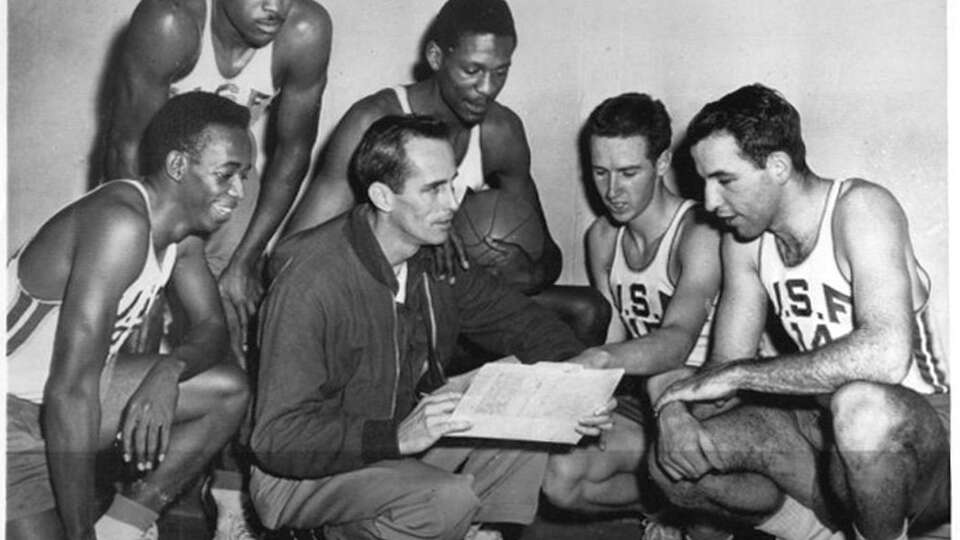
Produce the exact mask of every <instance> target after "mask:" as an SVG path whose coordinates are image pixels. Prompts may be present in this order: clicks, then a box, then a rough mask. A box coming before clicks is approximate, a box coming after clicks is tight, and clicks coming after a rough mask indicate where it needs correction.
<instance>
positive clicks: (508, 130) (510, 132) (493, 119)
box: [480, 101, 525, 140]
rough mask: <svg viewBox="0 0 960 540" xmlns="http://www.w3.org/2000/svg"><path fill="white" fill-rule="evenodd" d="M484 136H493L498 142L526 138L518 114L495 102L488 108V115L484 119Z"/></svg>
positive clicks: (482, 128) (481, 126) (482, 126)
mask: <svg viewBox="0 0 960 540" xmlns="http://www.w3.org/2000/svg"><path fill="white" fill-rule="evenodd" d="M480 129H481V131H482V132H483V133H484V135H487V134H489V135H493V136H494V137H495V139H496V140H504V139H509V138H512V137H517V136H522V137H525V134H524V131H523V121H522V120H521V119H520V116H519V115H517V113H515V112H513V110H512V109H510V107H507V106H506V105H504V104H502V103H500V102H498V101H494V102H491V103H490V106H489V107H488V108H487V114H486V115H485V116H484V117H483V123H482V124H481V125H480Z"/></svg>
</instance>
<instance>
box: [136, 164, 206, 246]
mask: <svg viewBox="0 0 960 540" xmlns="http://www.w3.org/2000/svg"><path fill="white" fill-rule="evenodd" d="M141 182H142V183H143V185H144V186H145V187H146V188H147V194H148V195H149V198H150V231H151V234H152V235H153V243H154V247H155V248H156V249H158V250H159V249H163V248H165V247H167V246H168V245H170V244H173V243H177V242H180V241H181V240H183V239H184V238H186V237H187V236H189V235H191V234H193V233H194V232H195V231H194V230H193V228H192V225H191V223H190V221H189V216H188V215H187V212H186V211H185V210H184V209H183V208H182V207H181V206H180V205H178V204H177V203H176V202H175V201H176V200H177V196H176V193H175V190H176V189H177V187H176V186H177V184H176V183H175V182H170V181H167V180H166V179H162V178H157V177H156V176H148V177H146V178H143V179H142V180H141Z"/></svg>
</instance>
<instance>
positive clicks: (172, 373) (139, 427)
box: [119, 356, 183, 471]
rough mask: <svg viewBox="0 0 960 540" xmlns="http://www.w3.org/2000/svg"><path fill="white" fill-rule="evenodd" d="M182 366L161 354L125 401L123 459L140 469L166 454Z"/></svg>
mask: <svg viewBox="0 0 960 540" xmlns="http://www.w3.org/2000/svg"><path fill="white" fill-rule="evenodd" d="M182 369H183V365H182V363H180V362H178V361H176V360H174V359H173V358H171V357H168V356H165V357H162V358H161V359H160V360H159V361H157V362H156V363H155V364H154V365H153V367H152V368H150V371H149V372H147V375H146V377H144V378H143V381H141V382H140V386H139V387H137V390H136V391H135V392H134V393H133V396H131V397H130V401H128V402H127V408H126V410H125V411H124V414H123V421H122V424H121V428H120V434H119V437H120V440H121V443H122V447H123V460H124V461H125V462H127V463H132V464H134V465H135V466H136V468H137V470H139V471H148V470H151V469H153V467H154V465H155V464H157V463H159V462H161V461H163V458H164V456H165V455H166V453H167V447H168V446H169V445H170V431H171V430H172V429H173V420H174V414H175V412H176V407H177V398H178V397H179V395H180V388H179V386H178V385H177V384H178V382H179V379H180V372H181V371H182Z"/></svg>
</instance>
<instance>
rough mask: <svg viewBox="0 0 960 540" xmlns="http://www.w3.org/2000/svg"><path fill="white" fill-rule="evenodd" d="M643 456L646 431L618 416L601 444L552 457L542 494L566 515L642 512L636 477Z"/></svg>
mask: <svg viewBox="0 0 960 540" xmlns="http://www.w3.org/2000/svg"><path fill="white" fill-rule="evenodd" d="M645 450H646V437H645V435H644V433H643V426H641V425H640V424H638V423H636V422H634V421H632V420H630V419H628V418H626V417H624V416H621V415H619V414H617V415H614V424H613V428H612V429H611V430H610V431H607V432H605V433H604V434H603V435H602V439H601V440H600V441H597V442H594V443H591V444H589V445H588V446H580V447H576V448H574V449H572V450H571V451H570V452H567V453H563V454H552V455H551V456H550V460H549V461H548V462H547V472H546V475H545V476H544V479H543V493H544V495H546V497H547V499H548V500H549V501H550V502H551V503H552V504H554V505H555V506H557V507H559V508H563V509H565V510H574V511H578V512H586V513H605V512H620V511H642V510H644V508H643V505H642V504H641V501H640V487H639V485H638V479H637V475H638V474H639V473H638V468H640V467H641V466H643V455H644V452H645ZM641 472H642V471H641Z"/></svg>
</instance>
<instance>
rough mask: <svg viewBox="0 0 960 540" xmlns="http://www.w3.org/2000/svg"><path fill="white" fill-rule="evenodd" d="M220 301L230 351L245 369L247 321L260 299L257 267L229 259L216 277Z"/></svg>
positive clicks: (255, 309)
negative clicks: (228, 336)
mask: <svg viewBox="0 0 960 540" xmlns="http://www.w3.org/2000/svg"><path fill="white" fill-rule="evenodd" d="M217 285H218V286H219V289H220V301H221V303H222V304H223V313H224V315H225V316H226V319H227V327H228V328H229V330H230V348H231V350H233V354H234V356H236V358H237V361H238V362H240V365H241V366H242V367H243V368H244V369H246V354H245V352H246V339H247V331H248V324H249V322H250V319H251V318H252V317H253V316H254V314H256V312H257V306H259V305H260V300H261V299H262V298H263V283H262V282H261V280H260V264H259V262H257V263H254V264H253V265H248V264H244V263H242V262H239V261H236V260H231V261H230V264H228V265H227V268H226V269H224V271H223V273H222V274H220V280H219V282H218V283H217Z"/></svg>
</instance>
